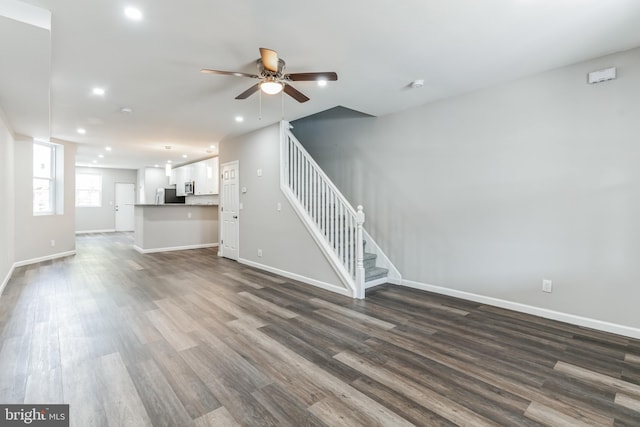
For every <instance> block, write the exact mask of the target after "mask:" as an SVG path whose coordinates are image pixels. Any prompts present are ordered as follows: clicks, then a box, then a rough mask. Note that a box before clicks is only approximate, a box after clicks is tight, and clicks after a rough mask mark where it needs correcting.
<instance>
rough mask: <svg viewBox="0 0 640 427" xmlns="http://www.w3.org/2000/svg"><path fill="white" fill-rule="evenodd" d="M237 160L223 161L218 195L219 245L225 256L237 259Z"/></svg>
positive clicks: (238, 193)
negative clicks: (220, 217) (219, 201)
mask: <svg viewBox="0 0 640 427" xmlns="http://www.w3.org/2000/svg"><path fill="white" fill-rule="evenodd" d="M238 171H239V166H238V161H237V160H236V161H233V162H229V163H224V164H223V165H222V170H221V173H220V175H221V178H222V186H221V187H222V194H221V197H220V200H221V204H220V208H221V211H222V212H221V213H222V221H221V224H222V225H221V226H220V228H221V229H220V235H221V236H222V239H221V242H220V247H221V253H222V256H223V257H225V258H230V259H234V260H237V259H238V200H239V195H240V192H239V189H238Z"/></svg>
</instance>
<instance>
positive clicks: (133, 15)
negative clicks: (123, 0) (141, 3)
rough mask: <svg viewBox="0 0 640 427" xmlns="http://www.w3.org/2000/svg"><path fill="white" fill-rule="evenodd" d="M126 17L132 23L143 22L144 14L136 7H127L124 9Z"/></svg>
mask: <svg viewBox="0 0 640 427" xmlns="http://www.w3.org/2000/svg"><path fill="white" fill-rule="evenodd" d="M124 15H125V16H126V17H127V18H129V19H131V20H132V21H140V20H142V12H141V11H140V9H136V8H135V7H126V8H125V9H124Z"/></svg>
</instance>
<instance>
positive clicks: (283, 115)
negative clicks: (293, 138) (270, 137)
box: [280, 90, 284, 120]
mask: <svg viewBox="0 0 640 427" xmlns="http://www.w3.org/2000/svg"><path fill="white" fill-rule="evenodd" d="M280 93H281V94H282V96H281V98H282V120H284V90H283V91H282V92H280Z"/></svg>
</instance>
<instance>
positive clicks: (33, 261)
mask: <svg viewBox="0 0 640 427" xmlns="http://www.w3.org/2000/svg"><path fill="white" fill-rule="evenodd" d="M75 254H76V251H75V249H74V250H72V251H67V252H58V253H57V254H52V255H46V256H42V257H39V258H31V259H26V260H24V261H17V262H16V263H15V264H13V266H14V267H22V266H24V265H30V264H36V263H38V262H43V261H49V260H52V259H57V258H64V257H68V256H72V255H75Z"/></svg>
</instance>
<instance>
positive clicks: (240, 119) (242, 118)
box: [236, 116, 244, 123]
mask: <svg viewBox="0 0 640 427" xmlns="http://www.w3.org/2000/svg"><path fill="white" fill-rule="evenodd" d="M243 121H244V117H242V116H236V122H238V123H240V122H243Z"/></svg>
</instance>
